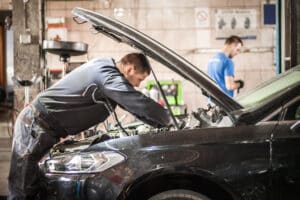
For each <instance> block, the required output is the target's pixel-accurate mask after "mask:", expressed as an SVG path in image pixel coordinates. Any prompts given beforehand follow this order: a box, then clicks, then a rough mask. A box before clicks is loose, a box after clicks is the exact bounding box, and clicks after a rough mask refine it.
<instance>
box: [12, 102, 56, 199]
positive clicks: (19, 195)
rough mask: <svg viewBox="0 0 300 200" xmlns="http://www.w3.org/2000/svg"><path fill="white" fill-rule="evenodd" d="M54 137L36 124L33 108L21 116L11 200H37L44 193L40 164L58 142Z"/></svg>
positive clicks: (15, 146) (13, 161)
mask: <svg viewBox="0 0 300 200" xmlns="http://www.w3.org/2000/svg"><path fill="white" fill-rule="evenodd" d="M54 135H55V133H54V132H53V131H51V130H47V129H45V128H43V127H41V126H40V125H39V124H38V123H37V122H36V120H35V116H34V111H33V109H32V107H29V106H28V107H26V108H24V109H23V111H22V112H21V113H20V114H19V116H18V118H17V120H16V123H15V128H14V138H13V146H12V156H11V163H10V172H9V177H8V187H9V194H8V200H23V199H28V200H29V199H31V200H33V199H35V197H36V195H37V194H38V192H39V189H40V188H39V177H40V171H39V167H38V162H39V160H40V159H41V158H42V157H43V156H44V155H45V154H46V153H47V152H48V151H49V149H50V148H51V147H52V146H53V145H54V144H55V143H57V142H58V138H57V137H55V136H54Z"/></svg>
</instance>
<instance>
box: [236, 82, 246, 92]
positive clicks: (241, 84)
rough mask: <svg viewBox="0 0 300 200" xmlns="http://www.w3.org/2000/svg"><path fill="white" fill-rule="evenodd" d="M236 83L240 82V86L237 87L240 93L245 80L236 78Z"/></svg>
mask: <svg viewBox="0 0 300 200" xmlns="http://www.w3.org/2000/svg"><path fill="white" fill-rule="evenodd" d="M234 82H235V83H238V84H239V87H238V88H237V93H240V89H241V88H243V87H244V85H245V84H244V81H243V80H235V81H234Z"/></svg>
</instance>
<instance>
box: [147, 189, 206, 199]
mask: <svg viewBox="0 0 300 200" xmlns="http://www.w3.org/2000/svg"><path fill="white" fill-rule="evenodd" d="M148 200H211V199H210V198H208V197H206V196H204V195H202V194H200V193H198V192H194V191H191V190H181V189H178V190H168V191H165V192H161V193H158V194H156V195H154V196H152V197H150V198H149V199H148Z"/></svg>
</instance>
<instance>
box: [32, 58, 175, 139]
mask: <svg viewBox="0 0 300 200" xmlns="http://www.w3.org/2000/svg"><path fill="white" fill-rule="evenodd" d="M104 96H105V97H106V99H108V100H109V101H110V104H111V106H112V107H113V109H115V107H116V106H117V105H119V106H120V107H122V108H124V109H125V110H127V111H129V112H130V113H132V114H133V115H135V116H136V117H137V118H139V119H141V120H142V121H144V122H145V123H148V124H150V125H153V126H156V127H161V126H166V125H167V124H169V120H170V118H169V114H168V112H167V110H165V109H164V108H163V107H162V106H160V105H159V104H158V103H156V102H155V101H153V100H152V99H150V98H148V97H146V96H145V95H143V94H142V93H141V92H139V91H137V90H135V89H134V88H133V87H132V85H131V84H130V83H129V82H128V81H127V79H125V77H124V76H123V75H122V74H121V73H120V71H119V70H118V69H117V67H116V66H115V63H114V61H113V59H111V58H97V59H94V60H91V61H89V62H87V63H86V64H84V65H82V66H80V67H78V68H76V69H75V70H73V71H72V72H71V73H69V74H67V75H66V76H65V77H64V78H63V79H61V80H60V81H58V82H57V83H56V84H54V85H53V86H52V87H50V88H48V89H46V90H45V91H44V92H42V93H40V94H39V95H38V97H37V98H36V99H35V101H36V102H39V103H40V104H41V105H43V107H45V108H46V110H47V113H48V114H50V115H51V117H53V118H55V119H56V120H57V121H58V123H59V124H58V125H59V126H60V127H62V128H63V129H65V130H66V132H67V134H77V133H79V132H80V131H83V130H86V129H88V128H89V127H91V126H93V125H96V124H97V123H100V122H102V121H104V120H105V119H106V118H107V117H108V116H109V114H110V113H109V111H108V109H107V108H106V106H105V105H104V103H101V102H105V100H106V99H105V98H104Z"/></svg>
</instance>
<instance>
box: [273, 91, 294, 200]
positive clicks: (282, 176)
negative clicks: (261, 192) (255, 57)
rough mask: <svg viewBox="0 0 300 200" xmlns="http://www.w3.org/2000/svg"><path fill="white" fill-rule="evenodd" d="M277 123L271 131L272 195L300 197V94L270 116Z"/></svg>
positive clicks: (276, 196) (276, 197)
mask: <svg viewBox="0 0 300 200" xmlns="http://www.w3.org/2000/svg"><path fill="white" fill-rule="evenodd" d="M272 120H273V122H274V123H275V124H276V126H275V128H274V131H273V134H272V139H271V142H272V149H271V159H272V187H273V195H274V196H273V198H272V199H282V200H283V199H289V200H293V199H299V197H300V129H299V122H300V96H297V97H295V98H293V99H292V100H291V101H289V102H288V103H286V104H284V105H283V106H282V107H281V108H279V111H278V114H276V115H274V117H273V118H272V119H271V120H270V121H272Z"/></svg>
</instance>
